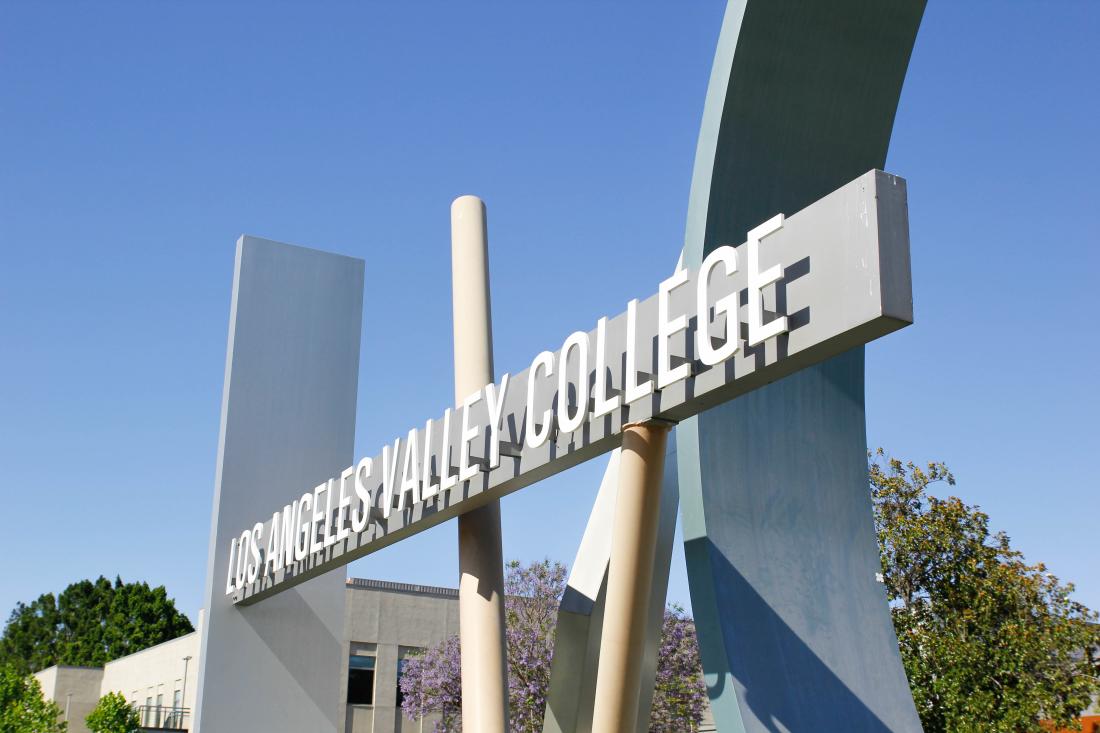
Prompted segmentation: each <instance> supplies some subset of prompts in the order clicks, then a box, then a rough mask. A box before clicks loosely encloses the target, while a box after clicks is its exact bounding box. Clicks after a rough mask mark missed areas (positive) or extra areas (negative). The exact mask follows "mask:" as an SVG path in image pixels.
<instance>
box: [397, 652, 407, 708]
mask: <svg viewBox="0 0 1100 733" xmlns="http://www.w3.org/2000/svg"><path fill="white" fill-rule="evenodd" d="M408 661H409V660H408V659H398V660H397V709H398V710H400V709H401V703H403V702H405V695H404V694H402V692H401V678H402V677H404V676H405V664H406V663H407V662H408Z"/></svg>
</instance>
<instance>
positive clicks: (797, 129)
mask: <svg viewBox="0 0 1100 733" xmlns="http://www.w3.org/2000/svg"><path fill="white" fill-rule="evenodd" d="M923 11H924V2H923V0H830V2H820V1H819V0H730V2H729V4H728V7H727V9H726V15H725V18H724V20H723V25H722V31H721V36H720V38H719V42H718V50H717V53H716V55H715V61H714V68H713V71H712V73H711V80H710V86H709V88H708V91H707V99H706V106H705V109H704V115H703V124H702V129H701V132H700V135H699V145H698V149H697V152H696V159H695V170H694V174H693V178H692V188H691V199H690V203H689V210H688V221H687V228H686V233H685V251H684V254H685V263H686V264H688V265H689V266H690V265H698V264H699V263H700V262H701V260H702V257H703V256H704V255H705V254H706V253H707V252H709V251H711V250H712V249H713V248H715V247H717V246H719V245H722V244H738V243H741V242H743V241H745V235H746V232H747V231H748V230H749V229H750V228H752V227H754V226H756V225H757V224H760V223H761V222H763V221H765V220H766V219H768V218H769V217H771V216H772V215H774V214H776V213H779V212H782V213H785V214H788V215H789V214H793V213H795V212H797V211H799V210H800V209H802V208H804V207H805V206H807V205H808V204H810V203H812V202H814V201H815V200H817V199H819V198H821V197H822V196H824V195H826V194H828V193H829V192H831V191H833V190H835V189H837V188H839V187H840V186H842V185H843V184H845V183H847V182H848V181H851V180H853V179H855V178H856V177H858V176H859V175H861V174H862V173H865V172H866V171H868V170H870V169H872V168H882V167H883V166H884V163H885V160H886V151H887V147H888V145H889V141H890V132H891V129H892V127H893V121H894V114H895V111H896V109H897V103H898V98H899V95H900V93H901V87H902V82H903V80H904V78H905V71H906V67H907V66H908V63H909V56H910V54H911V51H912V48H913V43H914V40H915V38H916V33H917V28H918V26H919V24H920V19H921V16H922V14H923ZM863 364H864V362H863V349H862V348H860V349H855V350H853V351H851V352H848V353H846V354H844V355H842V356H840V357H837V358H835V359H833V360H831V361H828V362H825V363H823V364H821V365H819V366H816V367H813V368H810V369H806V370H803V371H801V372H799V373H797V374H796V375H794V376H791V377H787V378H786V379H783V380H781V381H779V382H776V383H773V384H771V385H769V386H767V387H765V388H763V389H760V390H757V391H755V392H753V393H751V394H748V395H746V396H744V397H741V398H739V399H737V400H734V401H733V402H730V403H727V404H726V405H723V406H721V407H718V408H715V409H713V410H710V411H708V412H706V413H703V414H701V415H699V416H698V417H696V418H694V419H692V420H689V421H686V422H685V423H683V424H681V425H680V426H679V427H678V429H677V450H678V453H679V484H680V492H681V501H682V516H683V526H684V538H685V549H686V554H687V562H688V574H689V579H690V584H691V600H692V607H693V610H694V613H695V617H696V623H697V625H698V630H699V640H700V649H701V652H702V657H703V667H704V670H705V672H706V678H707V684H708V687H709V689H710V696H711V704H712V708H713V710H714V714H715V718H716V721H717V723H718V729H719V730H720V731H724V732H726V733H732V732H734V731H736V732H738V733H741V732H742V731H744V732H746V733H755V732H757V731H770V732H776V733H778V732H780V731H792V732H795V733H797V732H799V731H846V732H850V733H857V732H867V733H871V732H873V733H882V732H885V731H907V732H908V731H920V730H921V726H920V721H919V719H918V717H917V714H916V710H915V708H914V706H913V701H912V697H911V695H910V693H909V688H908V684H907V682H906V679H905V673H904V670H903V669H902V665H901V661H900V658H899V656H898V650H897V642H896V639H895V636H894V632H893V628H892V626H891V622H890V615H889V610H888V607H887V603H886V597H885V590H884V587H883V586H882V585H881V584H880V583H879V582H878V581H877V579H876V577H875V576H876V573H877V572H878V571H879V560H878V552H877V547H876V544H875V536H874V530H873V524H872V517H871V504H870V496H869V492H868V484H867V459H866V448H867V446H866V442H867V439H866V427H865V422H864V402H863Z"/></svg>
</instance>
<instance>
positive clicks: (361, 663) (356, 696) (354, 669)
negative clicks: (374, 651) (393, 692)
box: [348, 654, 374, 705]
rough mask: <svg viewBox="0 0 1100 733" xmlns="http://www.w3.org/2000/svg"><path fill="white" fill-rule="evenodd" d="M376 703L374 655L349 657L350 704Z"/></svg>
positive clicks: (353, 655)
mask: <svg viewBox="0 0 1100 733" xmlns="http://www.w3.org/2000/svg"><path fill="white" fill-rule="evenodd" d="M373 704H374V655H367V654H352V655H351V656H350V657H349V658H348V705H373Z"/></svg>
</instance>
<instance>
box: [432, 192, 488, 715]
mask: <svg viewBox="0 0 1100 733" xmlns="http://www.w3.org/2000/svg"><path fill="white" fill-rule="evenodd" d="M451 294H452V301H453V310H454V367H455V402H456V403H458V404H461V403H462V401H463V400H464V399H465V398H466V397H467V395H470V394H472V393H474V392H476V391H477V390H479V389H481V388H482V387H483V386H485V385H486V384H488V383H490V382H492V381H493V322H492V308H491V306H490V301H491V299H490V293H489V239H488V234H487V231H486V226H485V204H484V203H482V201H481V199H479V198H477V197H476V196H462V197H460V198H457V199H455V201H454V202H453V203H452V204H451ZM413 460H417V461H419V460H420V456H416V457H415V458H414V459H413ZM425 470H428V467H425ZM501 542H502V539H501V534H500V502H499V501H491V502H489V503H487V504H485V505H484V506H481V507H478V508H477V509H475V510H474V511H472V512H467V513H466V514H463V515H461V516H460V517H459V518H458V563H459V586H458V595H459V613H460V622H459V636H460V637H461V642H462V649H463V652H462V725H463V727H464V728H465V729H466V730H476V731H484V733H504V732H505V731H506V730H507V729H508V669H507V664H506V660H505V658H506V648H505V637H504V551H503V549H502V544H501Z"/></svg>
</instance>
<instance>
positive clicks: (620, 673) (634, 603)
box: [592, 421, 671, 731]
mask: <svg viewBox="0 0 1100 733" xmlns="http://www.w3.org/2000/svg"><path fill="white" fill-rule="evenodd" d="M670 430H671V426H670V425H669V424H668V423H665V422H661V421H651V422H646V423H633V424H630V425H627V426H625V427H624V428H623V447H622V455H621V457H620V460H619V490H618V492H617V495H616V496H615V522H614V525H613V529H612V533H611V562H610V564H609V565H608V573H607V602H606V604H605V607H604V623H603V630H602V633H601V634H600V662H599V668H598V672H597V674H596V700H595V706H594V707H593V711H592V729H593V730H595V731H635V730H637V729H638V727H639V723H640V722H644V723H647V724H648V720H644V721H639V710H638V708H639V701H640V692H641V687H642V682H643V680H642V667H643V661H644V659H645V651H646V649H645V646H646V637H647V633H646V632H647V626H648V623H649V610H650V606H651V600H652V598H651V589H652V583H653V576H654V569H655V568H654V562H655V559H656V546H657V536H658V528H659V520H660V515H661V479H662V477H663V474H664V462H665V449H666V447H667V445H668V433H669V431H670ZM646 727H648V725H646Z"/></svg>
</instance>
